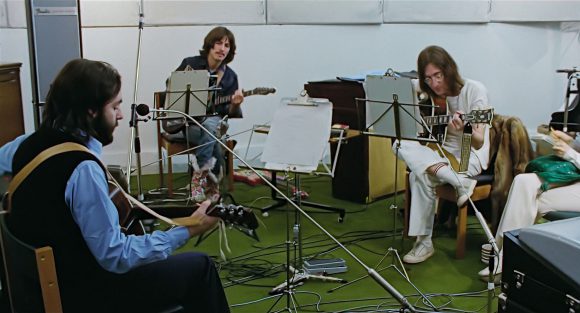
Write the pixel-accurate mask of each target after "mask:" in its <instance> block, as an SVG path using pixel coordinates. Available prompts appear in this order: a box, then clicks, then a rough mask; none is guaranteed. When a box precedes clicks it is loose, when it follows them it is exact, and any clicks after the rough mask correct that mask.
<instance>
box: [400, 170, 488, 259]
mask: <svg viewBox="0 0 580 313" xmlns="http://www.w3.org/2000/svg"><path fill="white" fill-rule="evenodd" d="M470 178H471V179H475V180H477V185H476V186H475V189H474V190H473V194H472V195H471V200H472V201H473V202H476V201H480V200H485V199H488V198H489V196H490V195H491V187H492V183H493V175H492V174H481V175H477V176H474V177H470ZM435 193H436V195H437V197H438V198H439V201H438V207H437V214H439V213H440V212H441V206H442V205H443V202H444V201H445V200H446V201H449V202H453V203H455V202H456V201H457V193H456V191H455V188H454V187H453V186H451V185H447V184H446V185H441V186H438V187H437V188H436V190H435ZM468 205H470V204H469V201H468V202H466V203H465V204H464V205H463V206H462V207H460V208H457V239H456V244H455V257H456V258H458V259H462V258H464V257H465V242H466V237H467V236H466V235H467V210H468ZM410 206H411V190H410V188H409V173H408V172H407V175H406V178H405V207H404V225H403V233H404V235H405V236H407V234H408V232H409V215H410ZM492 224H495V222H492Z"/></svg>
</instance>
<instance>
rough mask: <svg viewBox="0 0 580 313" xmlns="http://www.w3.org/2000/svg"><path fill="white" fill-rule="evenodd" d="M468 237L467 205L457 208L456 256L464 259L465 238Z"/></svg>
mask: <svg viewBox="0 0 580 313" xmlns="http://www.w3.org/2000/svg"><path fill="white" fill-rule="evenodd" d="M466 237H467V205H464V206H462V207H461V208H458V209H457V243H456V247H455V257H456V258H457V259H463V258H464V257H465V240H466Z"/></svg>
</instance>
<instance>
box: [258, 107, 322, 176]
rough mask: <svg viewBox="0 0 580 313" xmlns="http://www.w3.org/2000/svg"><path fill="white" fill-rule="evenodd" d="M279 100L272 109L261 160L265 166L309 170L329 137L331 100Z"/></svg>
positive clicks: (319, 155)
mask: <svg viewBox="0 0 580 313" xmlns="http://www.w3.org/2000/svg"><path fill="white" fill-rule="evenodd" d="M315 103H316V105H309V106H306V105H293V104H285V103H284V104H282V105H281V106H280V108H279V109H278V110H277V111H276V114H275V115H274V119H273V120H272V124H271V125H272V126H271V127H270V132H269V133H268V137H267V138H266V145H265V148H264V152H263V154H262V158H261V160H262V161H263V162H265V163H266V168H269V169H272V170H281V171H282V170H290V171H293V172H312V171H314V170H316V168H317V167H318V163H319V162H320V160H321V158H322V153H323V152H324V147H325V146H326V145H327V144H328V139H329V138H330V127H331V123H332V103H331V102H329V101H328V100H326V101H321V100H320V99H317V101H316V102H315Z"/></svg>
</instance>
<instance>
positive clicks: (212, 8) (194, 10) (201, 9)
mask: <svg viewBox="0 0 580 313" xmlns="http://www.w3.org/2000/svg"><path fill="white" fill-rule="evenodd" d="M264 1H265V0H143V1H139V0H121V1H120V0H81V11H82V18H83V20H82V23H83V26H85V27H99V26H137V25H138V22H139V6H140V4H141V3H142V4H143V13H144V22H145V25H156V26H158V25H203V24H264V23H265V22H266V18H265V9H264Z"/></svg>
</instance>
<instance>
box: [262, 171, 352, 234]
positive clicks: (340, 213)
mask: <svg viewBox="0 0 580 313" xmlns="http://www.w3.org/2000/svg"><path fill="white" fill-rule="evenodd" d="M276 174H277V172H276V171H272V180H271V183H272V185H274V187H276V188H278V184H277V181H276ZM299 196H300V190H299V188H296V195H295V197H299ZM271 197H272V200H274V201H276V202H275V203H274V204H272V205H270V206H267V207H264V208H262V209H260V211H261V212H262V215H264V216H267V214H268V211H270V210H273V209H275V208H279V207H281V206H283V205H284V204H286V200H284V199H282V198H280V197H278V195H277V194H276V191H275V190H274V189H271ZM294 203H298V202H297V201H294ZM300 205H303V206H307V207H311V208H316V209H321V210H325V211H330V212H336V213H338V222H339V223H342V222H343V221H344V216H345V215H346V211H345V210H344V209H341V208H335V207H331V206H328V205H324V204H320V203H316V202H310V201H302V200H300Z"/></svg>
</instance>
